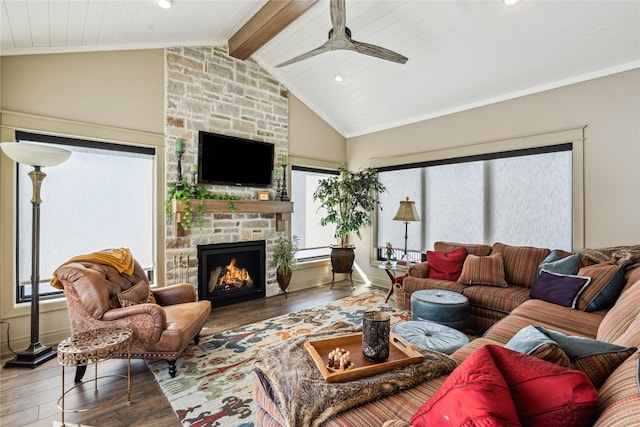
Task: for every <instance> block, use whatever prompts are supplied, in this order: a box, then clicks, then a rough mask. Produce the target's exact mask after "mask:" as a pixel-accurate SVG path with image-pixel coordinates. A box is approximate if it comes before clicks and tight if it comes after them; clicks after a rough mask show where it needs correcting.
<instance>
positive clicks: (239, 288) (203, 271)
mask: <svg viewBox="0 0 640 427" xmlns="http://www.w3.org/2000/svg"><path fill="white" fill-rule="evenodd" d="M265 254H266V245H265V241H264V240H260V241H249V242H235V243H216V244H207V245H198V297H199V299H200V300H206V299H208V300H209V301H211V305H212V306H213V307H220V306H223V305H229V304H234V303H237V302H241V301H248V300H252V299H257V298H263V297H264V296H265V295H266V274H265Z"/></svg>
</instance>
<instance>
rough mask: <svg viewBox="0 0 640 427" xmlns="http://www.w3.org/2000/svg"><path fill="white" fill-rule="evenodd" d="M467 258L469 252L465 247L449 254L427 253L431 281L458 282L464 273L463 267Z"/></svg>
mask: <svg viewBox="0 0 640 427" xmlns="http://www.w3.org/2000/svg"><path fill="white" fill-rule="evenodd" d="M466 257H467V250H466V249H465V248H463V247H460V248H456V249H454V250H451V251H449V252H438V251H427V262H428V263H429V272H428V273H427V277H429V278H431V279H442V280H454V281H455V280H458V277H460V273H462V265H463V264H464V260H465V258H466Z"/></svg>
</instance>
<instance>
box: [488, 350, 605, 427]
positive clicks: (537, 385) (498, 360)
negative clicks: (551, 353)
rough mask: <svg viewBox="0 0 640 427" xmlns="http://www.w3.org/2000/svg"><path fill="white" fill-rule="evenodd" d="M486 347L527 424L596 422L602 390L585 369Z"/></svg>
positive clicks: (560, 426)
mask: <svg viewBox="0 0 640 427" xmlns="http://www.w3.org/2000/svg"><path fill="white" fill-rule="evenodd" d="M486 347H487V349H488V351H489V352H490V353H491V355H492V357H493V360H494V363H495V364H496V365H497V366H499V367H500V370H501V372H502V376H503V377H504V380H505V381H506V383H507V385H509V389H510V390H511V399H513V404H514V405H515V407H516V409H517V411H518V417H519V418H520V422H521V423H522V425H523V426H525V427H526V426H531V427H534V426H535V427H537V426H545V427H569V426H576V427H577V426H590V425H593V422H594V421H595V417H596V415H597V411H598V390H596V388H595V387H594V385H593V384H592V383H591V380H590V379H589V377H588V376H587V375H586V374H585V373H584V372H580V371H575V370H572V369H568V368H565V367H563V366H557V365H554V364H552V363H549V362H546V361H544V360H542V359H538V358H535V357H533V356H529V355H527V354H524V353H520V352H518V351H514V350H510V349H508V348H504V347H500V346H497V345H488V346H486Z"/></svg>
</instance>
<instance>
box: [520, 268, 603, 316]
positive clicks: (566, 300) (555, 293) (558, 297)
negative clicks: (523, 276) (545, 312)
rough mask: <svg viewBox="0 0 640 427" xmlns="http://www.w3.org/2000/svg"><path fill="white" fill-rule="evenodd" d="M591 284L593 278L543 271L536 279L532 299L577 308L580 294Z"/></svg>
mask: <svg viewBox="0 0 640 427" xmlns="http://www.w3.org/2000/svg"><path fill="white" fill-rule="evenodd" d="M589 282H591V277H582V276H573V275H568V274H557V273H551V272H549V271H547V270H542V272H541V273H540V277H538V278H537V279H536V283H535V285H533V289H531V294H530V296H531V298H536V299H541V300H544V301H547V302H551V303H554V304H558V305H562V306H565V307H571V308H576V303H577V300H578V297H579V296H580V292H582V291H583V290H584V288H586V287H587V286H588V285H589Z"/></svg>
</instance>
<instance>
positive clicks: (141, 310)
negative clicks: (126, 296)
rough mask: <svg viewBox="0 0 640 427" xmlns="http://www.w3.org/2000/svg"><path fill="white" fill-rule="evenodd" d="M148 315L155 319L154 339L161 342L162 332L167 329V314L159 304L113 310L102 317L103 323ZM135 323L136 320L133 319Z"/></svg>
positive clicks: (138, 305)
mask: <svg viewBox="0 0 640 427" xmlns="http://www.w3.org/2000/svg"><path fill="white" fill-rule="evenodd" d="M140 315H148V316H151V318H152V319H153V325H154V332H153V339H154V340H156V341H157V340H159V339H160V335H162V331H164V330H165V329H166V327H167V314H166V313H165V311H164V309H163V308H162V307H160V306H159V305H157V304H137V305H132V306H130V307H122V308H113V309H111V310H108V311H107V312H106V313H104V314H103V315H102V319H101V320H102V321H104V322H112V321H114V320H120V319H126V318H130V317H134V316H140ZM131 321H132V322H135V319H133V318H132V319H131Z"/></svg>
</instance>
